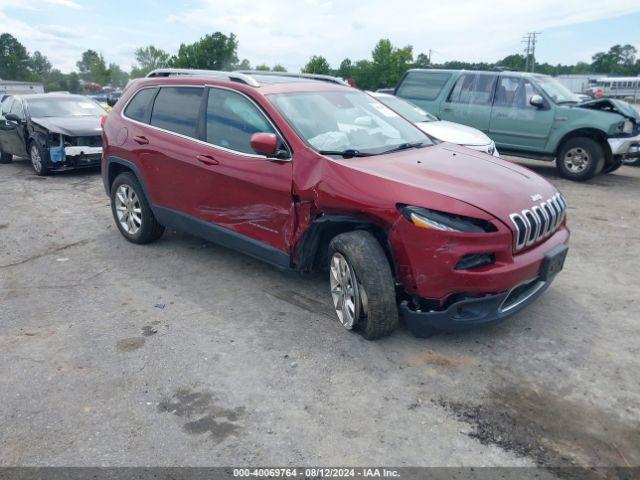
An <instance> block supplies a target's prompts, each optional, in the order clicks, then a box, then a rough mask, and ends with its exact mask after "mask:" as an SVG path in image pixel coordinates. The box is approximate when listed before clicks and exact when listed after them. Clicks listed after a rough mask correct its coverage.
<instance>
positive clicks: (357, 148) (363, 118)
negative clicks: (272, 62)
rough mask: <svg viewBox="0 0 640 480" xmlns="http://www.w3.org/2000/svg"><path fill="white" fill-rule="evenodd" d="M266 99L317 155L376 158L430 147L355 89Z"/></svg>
mask: <svg viewBox="0 0 640 480" xmlns="http://www.w3.org/2000/svg"><path fill="white" fill-rule="evenodd" d="M270 99H271V101H272V103H273V104H274V105H275V106H276V108H277V109H278V110H279V111H280V112H281V113H282V115H284V117H285V118H286V119H287V120H288V122H289V123H290V124H291V126H292V127H293V128H294V129H295V130H296V132H297V133H298V135H300V137H301V138H302V139H303V140H304V141H305V142H306V143H307V144H308V145H310V146H311V147H312V148H313V149H315V150H316V151H318V152H343V151H351V152H357V153H358V154H367V155H377V154H381V153H385V152H387V151H390V150H393V149H398V148H399V147H401V148H403V147H404V146H409V147H413V146H424V145H431V144H432V143H431V141H430V140H429V137H427V136H426V135H425V134H424V133H423V132H422V131H420V130H419V129H417V128H416V127H415V126H413V125H412V124H411V123H409V122H407V121H406V120H405V119H403V118H402V117H401V116H400V115H398V114H397V113H395V112H394V111H393V110H390V109H389V108H388V107H386V106H385V105H383V104H382V103H380V102H378V101H377V100H376V99H375V98H372V97H370V96H369V95H367V94H366V93H363V92H360V91H358V90H344V91H342V90H341V91H325V92H296V93H280V94H274V95H270ZM354 156H355V155H354Z"/></svg>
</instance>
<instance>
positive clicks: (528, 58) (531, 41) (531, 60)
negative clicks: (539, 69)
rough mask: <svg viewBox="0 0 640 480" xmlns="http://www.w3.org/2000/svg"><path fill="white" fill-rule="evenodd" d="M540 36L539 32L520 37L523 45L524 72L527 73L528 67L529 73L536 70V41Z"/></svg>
mask: <svg viewBox="0 0 640 480" xmlns="http://www.w3.org/2000/svg"><path fill="white" fill-rule="evenodd" d="M540 34H541V32H529V33H527V34H526V35H525V36H524V37H522V43H524V44H525V47H524V56H525V67H524V71H525V72H528V71H529V67H531V72H534V71H535V69H536V42H537V41H538V35H540Z"/></svg>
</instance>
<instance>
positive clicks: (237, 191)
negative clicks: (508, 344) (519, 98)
mask: <svg viewBox="0 0 640 480" xmlns="http://www.w3.org/2000/svg"><path fill="white" fill-rule="evenodd" d="M103 137H104V138H103V140H104V154H103V160H102V175H103V179H104V185H105V188H106V191H107V193H108V194H109V195H110V197H111V207H112V212H113V217H114V220H115V223H116V225H117V227H118V229H119V230H120V232H121V233H122V235H123V236H124V237H125V238H126V239H127V240H129V241H131V242H135V243H147V242H151V241H154V240H156V239H158V238H159V237H160V236H161V235H162V233H163V231H164V229H165V227H169V228H174V229H177V230H181V231H185V232H188V233H190V234H193V235H196V236H199V237H202V238H204V239H207V240H210V241H213V242H216V243H219V244H221V245H224V246H226V247H229V248H233V249H235V250H238V251H241V252H244V253H246V254H248V255H251V256H253V257H256V258H259V259H261V260H264V261H266V262H269V263H271V264H273V265H275V266H277V267H279V268H283V269H295V270H299V271H301V272H310V271H314V270H328V277H329V284H330V285H329V286H330V292H331V299H332V301H333V306H334V308H335V311H336V314H337V317H338V319H339V321H340V323H342V325H344V326H345V327H346V328H347V329H355V330H358V331H360V332H361V333H362V334H363V335H364V336H365V337H366V338H368V339H375V338H379V337H382V336H385V335H388V334H390V333H391V332H392V331H393V330H394V329H395V328H396V326H397V325H398V321H399V318H400V317H402V318H403V319H404V321H405V322H406V324H407V326H408V328H409V329H410V330H411V331H412V332H413V333H414V334H415V335H418V336H429V335H431V334H433V333H436V332H438V331H456V330H462V329H466V328H469V327H475V326H478V325H483V324H489V323H493V322H498V321H501V320H503V319H505V318H507V317H509V316H510V315H513V314H515V313H516V312H518V311H520V310H522V309H523V308H524V307H525V306H527V305H528V304H529V303H531V302H532V301H533V300H534V299H536V298H537V297H539V296H540V294H542V292H543V291H544V290H545V289H546V288H547V287H548V286H549V284H550V283H551V281H552V280H553V278H554V276H555V275H556V274H557V273H558V271H559V270H561V269H562V266H563V263H564V259H565V256H566V253H567V246H566V244H567V242H568V240H569V231H568V230H567V227H566V220H565V210H566V203H565V200H564V198H563V196H562V195H561V194H560V193H559V192H558V190H556V188H554V187H553V186H552V185H551V184H550V183H549V182H547V181H546V180H544V179H543V178H541V177H539V176H538V175H536V174H535V173H532V172H531V171H529V170H527V169H525V168H522V167H519V166H517V165H514V164H512V163H509V162H506V161H502V160H500V159H498V158H495V157H492V156H489V155H486V154H483V153H480V152H476V151H472V150H468V149H465V148H463V147H459V146H456V145H452V144H447V143H440V144H436V143H435V142H434V140H432V139H430V138H429V137H428V136H426V134H425V133H423V132H422V131H420V130H419V129H418V128H416V127H415V126H414V125H413V124H411V123H410V122H408V121H407V120H405V119H404V118H402V117H401V116H399V115H398V114H397V113H396V112H394V111H393V110H390V109H389V108H388V107H386V106H385V105H383V104H382V103H380V102H378V101H377V100H376V99H375V98H372V97H370V96H369V95H367V94H366V93H364V92H361V91H358V90H356V89H354V88H350V87H345V86H343V85H340V84H338V83H331V82H329V81H317V80H313V79H309V78H304V77H302V76H297V77H295V76H287V75H282V76H277V75H258V74H255V75H247V74H241V73H229V72H209V71H193V70H186V71H185V70H172V69H165V70H159V71H155V72H152V73H151V74H150V75H149V78H146V79H142V80H138V81H135V82H133V83H132V85H130V87H129V88H128V89H127V90H126V92H125V94H124V95H123V97H122V98H121V99H120V101H119V102H118V103H117V105H116V106H115V108H114V110H113V112H112V113H111V114H110V115H109V117H108V118H107V120H106V123H105V125H104V133H103Z"/></svg>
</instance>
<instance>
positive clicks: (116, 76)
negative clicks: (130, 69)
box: [109, 63, 129, 87]
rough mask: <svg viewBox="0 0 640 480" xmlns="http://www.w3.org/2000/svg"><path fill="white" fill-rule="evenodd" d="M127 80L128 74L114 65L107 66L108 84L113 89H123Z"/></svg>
mask: <svg viewBox="0 0 640 480" xmlns="http://www.w3.org/2000/svg"><path fill="white" fill-rule="evenodd" d="M127 80H129V74H127V72H125V71H124V70H122V69H121V68H120V66H119V65H118V64H116V63H110V64H109V84H110V85H113V86H114V87H124V86H125V85H126V84H127Z"/></svg>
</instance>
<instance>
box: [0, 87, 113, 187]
mask: <svg viewBox="0 0 640 480" xmlns="http://www.w3.org/2000/svg"><path fill="white" fill-rule="evenodd" d="M105 115H106V112H105V111H104V110H103V109H102V108H101V107H100V106H99V105H98V104H97V103H95V102H94V101H93V100H91V99H90V98H88V97H85V96H82V95H69V94H40V95H13V96H10V97H8V98H6V99H5V100H4V101H3V102H2V104H0V163H10V162H11V161H12V160H13V157H14V156H16V157H24V158H28V159H29V160H31V165H32V166H33V170H34V171H35V172H36V174H38V175H41V176H44V175H48V174H49V173H50V172H52V171H54V170H66V169H70V168H82V167H95V166H98V165H100V159H101V158H102V136H101V127H100V123H101V119H102V117H103V116H105Z"/></svg>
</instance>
